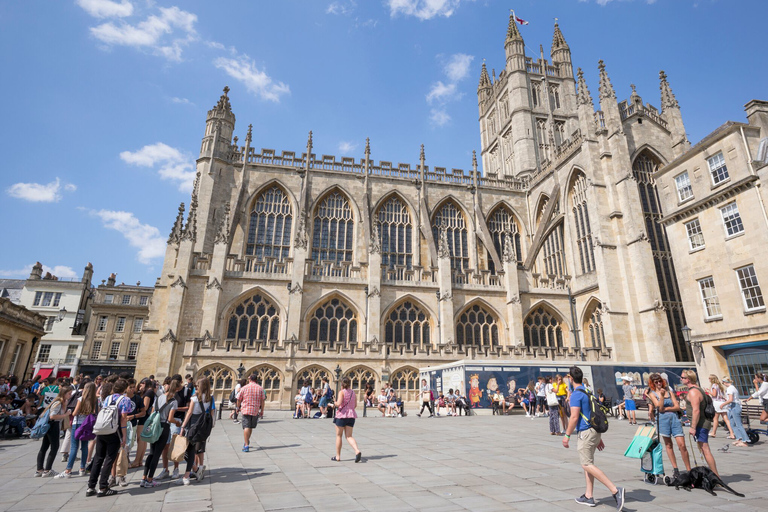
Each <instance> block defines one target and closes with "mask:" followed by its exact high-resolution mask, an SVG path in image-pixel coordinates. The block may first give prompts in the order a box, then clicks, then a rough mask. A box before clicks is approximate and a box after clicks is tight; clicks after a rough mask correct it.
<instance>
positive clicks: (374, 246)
mask: <svg viewBox="0 0 768 512" xmlns="http://www.w3.org/2000/svg"><path fill="white" fill-rule="evenodd" d="M367 302H368V311H367V312H366V315H367V317H366V336H365V341H373V339H374V338H376V339H377V340H378V339H379V336H381V239H380V238H379V223H378V221H377V220H375V219H374V221H373V223H372V226H371V240H370V244H369V245H368V300H367Z"/></svg>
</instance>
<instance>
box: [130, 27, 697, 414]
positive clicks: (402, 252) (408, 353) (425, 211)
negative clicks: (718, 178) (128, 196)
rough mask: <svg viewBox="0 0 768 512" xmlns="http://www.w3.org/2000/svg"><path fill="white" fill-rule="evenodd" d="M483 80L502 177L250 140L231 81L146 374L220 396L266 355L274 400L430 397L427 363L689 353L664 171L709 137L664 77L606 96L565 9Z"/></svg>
mask: <svg viewBox="0 0 768 512" xmlns="http://www.w3.org/2000/svg"><path fill="white" fill-rule="evenodd" d="M505 53H506V65H505V67H504V70H503V71H501V73H499V75H498V77H497V76H495V75H496V74H495V72H494V73H493V77H491V76H489V74H488V71H487V70H486V67H485V64H483V68H482V72H481V75H480V84H479V86H478V91H477V94H478V104H479V111H480V134H481V143H482V155H481V158H482V164H483V170H484V172H483V173H482V174H481V173H480V172H479V171H478V166H477V161H476V160H475V161H474V162H473V168H472V170H470V171H468V172H464V171H462V170H458V169H445V168H440V167H430V166H428V165H427V164H426V160H425V155H424V152H423V149H422V154H421V161H420V162H419V164H418V165H416V166H415V167H412V166H411V165H408V164H397V165H393V164H392V163H390V162H386V161H379V162H378V163H377V162H374V161H373V160H371V159H370V150H369V147H368V146H366V149H365V155H364V157H363V158H361V159H359V160H358V159H353V158H342V159H341V161H337V160H336V158H334V157H332V156H325V155H323V156H322V157H320V156H318V155H315V154H314V153H313V152H312V136H311V133H310V137H309V141H308V144H307V149H306V152H304V153H303V154H301V155H296V154H295V153H293V152H283V153H281V154H277V153H276V152H275V151H273V150H268V149H263V150H261V152H258V151H257V150H255V149H254V147H252V146H251V144H252V140H251V130H250V128H249V130H248V134H247V136H246V138H245V145H244V146H243V145H239V144H238V139H237V137H234V138H233V132H234V130H235V115H234V113H233V112H232V109H231V105H230V100H229V97H228V91H229V89H227V88H225V89H224V94H223V95H222V96H221V98H220V99H219V101H218V103H217V104H216V106H215V107H214V108H213V109H212V110H210V111H209V112H208V116H207V119H206V127H205V136H204V137H203V141H202V146H201V148H200V157H199V159H198V160H197V180H196V181H195V185H194V190H193V193H192V200H191V203H190V205H189V210H188V213H187V216H186V221H185V219H184V213H185V212H184V210H185V208H184V205H183V204H182V205H181V207H180V208H179V214H178V217H177V219H176V223H175V224H174V226H173V230H172V232H171V235H170V238H169V239H168V246H167V249H166V254H165V261H164V263H163V269H162V274H161V276H160V277H159V278H158V281H157V284H156V286H155V291H154V296H153V299H152V307H151V312H150V318H149V325H148V326H147V327H145V329H144V335H143V340H142V348H141V350H140V352H139V361H138V367H137V370H136V373H137V375H148V374H155V375H156V376H158V377H163V376H165V375H167V374H171V373H176V372H179V373H182V374H183V373H188V372H193V371H196V372H203V373H204V374H206V375H209V376H211V377H212V379H213V382H214V388H215V392H216V395H217V396H218V397H221V396H228V395H229V390H230V389H231V388H232V386H233V385H234V382H233V381H234V379H235V378H236V377H237V373H238V371H237V369H238V368H239V369H240V372H243V371H245V374H248V373H251V372H252V371H257V372H259V373H260V374H261V375H262V381H263V384H264V387H265V390H266V392H267V395H268V398H267V399H268V404H270V405H271V406H272V407H278V406H281V405H282V406H283V407H290V404H291V403H292V398H293V394H294V393H293V392H292V390H295V388H296V386H297V382H298V381H299V380H300V379H302V380H303V379H304V378H309V379H311V380H313V381H315V382H318V381H319V378H320V377H321V376H322V375H328V376H329V377H333V376H334V370H335V369H336V368H337V366H338V368H339V369H340V371H341V373H342V374H343V375H350V376H352V377H353V383H354V386H355V387H361V386H364V383H365V382H368V381H369V380H374V381H375V382H376V386H378V385H380V383H381V382H382V381H385V380H388V381H389V382H390V383H391V384H392V385H393V386H394V387H395V388H396V389H400V390H402V392H403V394H404V395H405V397H406V398H407V399H408V400H415V399H416V395H415V393H416V389H417V382H416V379H417V378H418V370H417V369H418V368H419V367H425V366H428V365H435V364H441V363H447V362H451V361H455V360H459V359H478V360H487V361H493V360H500V359H505V360H510V359H511V360H514V359H518V360H540V361H542V362H544V361H551V360H557V361H578V360H587V361H614V362H626V363H632V362H650V363H659V362H665V361H675V360H678V361H688V360H691V357H690V352H689V347H688V346H687V345H686V344H685V343H684V342H683V339H682V336H681V332H680V329H681V327H683V325H684V324H685V319H684V315H683V310H682V305H681V302H680V294H679V291H678V289H677V281H676V278H675V273H674V267H673V264H672V260H671V255H670V252H669V247H668V243H667V238H666V233H665V230H664V227H663V226H662V225H660V224H658V223H657V222H656V221H657V220H658V219H660V218H661V216H662V215H661V211H660V207H659V201H658V194H657V191H656V187H655V184H654V180H653V173H654V172H655V170H656V169H657V168H658V167H659V166H661V165H663V164H664V163H666V162H669V161H671V160H673V159H674V158H675V157H676V156H678V155H680V154H682V153H683V152H684V151H686V150H687V149H688V148H689V146H690V144H689V142H688V141H687V139H686V136H685V129H684V126H683V122H682V117H681V114H680V108H679V106H678V103H677V101H676V99H675V96H674V95H673V93H672V91H671V89H670V86H669V84H668V83H667V79H666V76H665V75H664V73H663V72H662V73H661V74H660V80H661V86H660V88H661V104H660V105H661V110H660V111H659V110H658V109H656V108H655V107H653V106H651V105H650V104H647V103H644V102H643V100H642V99H641V97H640V96H639V95H638V94H637V92H635V91H634V87H633V91H632V95H631V96H630V98H629V99H628V100H624V101H619V100H618V99H617V97H616V93H615V91H614V88H613V86H612V84H611V82H610V80H609V78H608V74H607V72H606V69H605V66H604V65H603V63H602V61H601V62H600V63H599V69H600V84H599V90H598V98H599V110H595V106H594V104H593V100H592V96H591V95H590V92H589V90H588V88H587V84H586V83H585V81H584V78H583V76H582V74H581V72H580V71H579V72H578V73H577V75H576V78H575V79H574V71H573V66H572V63H571V52H570V49H569V47H568V45H567V44H566V41H565V38H564V37H563V34H562V33H561V31H560V28H559V27H558V26H557V25H555V32H554V38H553V42H552V50H551V60H547V59H545V58H544V55H543V52H542V55H541V56H540V58H538V59H534V58H532V57H527V56H526V55H525V51H524V44H523V38H522V37H521V36H520V33H519V31H518V29H517V27H516V25H515V22H514V20H513V19H512V18H510V22H509V28H508V31H507V37H506V41H505Z"/></svg>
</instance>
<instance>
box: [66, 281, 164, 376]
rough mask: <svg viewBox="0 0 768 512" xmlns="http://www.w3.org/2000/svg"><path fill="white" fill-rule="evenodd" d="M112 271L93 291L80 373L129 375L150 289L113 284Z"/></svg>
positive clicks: (147, 307) (136, 355)
mask: <svg viewBox="0 0 768 512" xmlns="http://www.w3.org/2000/svg"><path fill="white" fill-rule="evenodd" d="M115 277H116V276H115V274H111V275H110V276H109V279H107V280H106V281H102V284H100V285H99V286H98V287H96V289H95V290H94V297H93V302H92V303H91V320H90V322H89V323H88V330H87V331H86V333H85V346H84V349H83V356H82V360H81V362H80V370H79V371H80V373H83V374H84V375H88V376H92V377H93V376H96V375H99V374H109V373H118V374H119V373H130V374H133V373H134V370H135V368H136V360H137V357H138V354H139V350H140V349H141V335H142V331H143V329H144V323H145V322H146V319H147V316H148V315H149V305H150V300H151V297H152V292H153V288H152V287H148V286H141V283H136V285H127V284H125V283H121V284H115Z"/></svg>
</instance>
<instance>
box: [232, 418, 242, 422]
mask: <svg viewBox="0 0 768 512" xmlns="http://www.w3.org/2000/svg"><path fill="white" fill-rule="evenodd" d="M232 423H240V420H239V419H237V418H232Z"/></svg>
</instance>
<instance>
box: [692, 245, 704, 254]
mask: <svg viewBox="0 0 768 512" xmlns="http://www.w3.org/2000/svg"><path fill="white" fill-rule="evenodd" d="M706 248H707V246H706V245H702V246H701V247H697V248H695V249H691V250H689V251H688V254H693V253H695V252H699V251H703V250H704V249H706Z"/></svg>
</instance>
